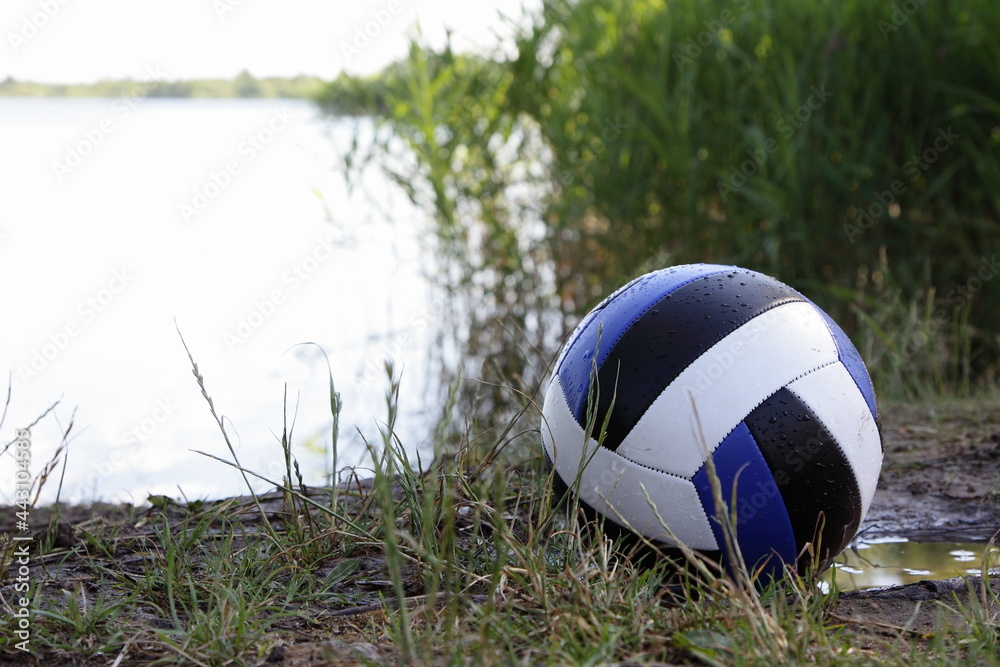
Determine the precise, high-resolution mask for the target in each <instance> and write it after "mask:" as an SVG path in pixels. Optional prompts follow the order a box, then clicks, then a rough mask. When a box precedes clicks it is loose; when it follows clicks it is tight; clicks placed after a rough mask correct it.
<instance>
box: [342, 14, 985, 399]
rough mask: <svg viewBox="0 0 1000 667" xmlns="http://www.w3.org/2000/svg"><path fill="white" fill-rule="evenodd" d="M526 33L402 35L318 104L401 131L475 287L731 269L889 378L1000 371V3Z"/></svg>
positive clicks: (624, 19) (631, 17)
mask: <svg viewBox="0 0 1000 667" xmlns="http://www.w3.org/2000/svg"><path fill="white" fill-rule="evenodd" d="M516 44H517V54H516V56H515V57H512V58H507V59H503V58H497V59H496V60H490V59H489V58H483V57H478V56H468V55H462V54H456V53H453V52H452V51H451V50H450V49H445V50H444V51H443V52H440V53H435V52H433V51H432V50H430V49H427V48H422V47H421V46H420V45H419V43H415V44H414V47H413V50H412V51H411V54H410V57H409V58H408V59H407V60H405V61H403V62H401V63H398V64H397V65H395V66H393V67H392V68H391V69H390V70H387V73H386V75H385V76H382V77H376V78H375V79H372V80H368V81H364V80H347V81H348V82H347V83H345V80H343V79H342V80H341V81H340V82H339V83H337V84H334V85H331V87H330V88H329V89H328V90H327V91H326V97H325V99H326V101H327V102H328V103H329V104H332V106H331V107H330V108H336V106H337V104H338V103H339V104H340V108H341V109H344V108H350V109H351V110H352V111H353V112H355V113H357V112H364V111H365V110H367V111H368V112H369V113H373V114H377V115H379V117H380V118H381V119H382V122H383V123H384V125H385V126H386V127H387V128H388V129H390V130H391V131H392V132H393V133H394V134H395V135H396V136H398V137H402V138H403V139H404V140H405V141H406V143H407V145H408V146H409V148H410V150H412V155H413V156H414V158H415V163H414V167H413V170H412V172H411V173H409V174H408V176H409V178H408V180H407V183H408V187H411V188H416V189H417V190H419V191H421V192H422V193H423V195H422V197H415V200H416V201H423V202H425V203H429V204H430V206H429V210H432V211H434V212H436V214H437V220H438V223H439V225H438V227H439V234H441V235H442V236H443V237H444V238H446V239H447V240H448V241H449V243H450V244H451V245H450V249H451V251H452V252H454V253H456V254H454V255H453V256H454V257H455V258H456V260H455V261H457V262H458V263H459V264H462V265H463V266H464V267H465V268H466V269H467V270H466V271H464V272H459V273H460V274H461V277H462V280H463V281H465V283H466V284H471V285H473V286H475V288H476V289H478V290H479V291H478V292H476V294H477V296H480V297H481V296H482V295H483V293H485V294H486V295H487V296H488V297H490V301H489V302H490V303H495V304H499V305H500V306H505V305H506V306H510V304H517V305H516V306H513V308H514V309H515V310H517V309H520V310H522V311H523V310H524V309H525V304H530V305H532V306H535V307H536V310H538V311H540V312H541V311H545V310H546V309H549V310H552V309H561V310H563V311H564V312H566V313H568V314H569V315H570V321H572V319H573V317H574V316H576V315H579V314H581V313H583V312H585V311H586V310H587V309H588V308H589V307H591V306H592V305H593V304H594V303H596V301H598V300H599V299H600V298H601V297H602V296H604V295H606V294H608V293H610V292H611V291H612V290H613V289H614V288H615V287H617V286H618V285H620V284H622V283H623V282H624V281H626V280H627V279H629V278H631V277H633V276H635V275H636V274H638V273H640V272H642V271H646V270H650V269H654V268H659V267H661V266H664V265H668V264H676V263H684V262H719V263H735V264H739V265H743V266H746V267H748V268H752V269H756V270H760V271H764V272H766V273H769V274H772V275H775V276H776V277H778V278H779V279H781V280H784V281H785V282H788V283H790V284H792V285H793V286H795V287H796V288H798V289H800V290H801V291H803V292H805V293H806V294H807V295H809V296H810V297H811V298H813V299H814V300H816V301H817V302H818V303H819V304H820V305H821V306H823V307H824V308H826V309H827V310H828V311H829V312H830V313H831V314H832V315H833V316H834V318H835V319H837V320H838V321H839V322H840V323H841V324H842V325H844V326H845V328H846V329H847V330H848V332H849V333H850V334H851V335H852V337H853V338H854V339H855V341H856V342H858V344H859V346H861V347H865V348H867V349H869V351H870V352H869V355H868V358H872V357H874V358H878V359H884V361H883V362H880V363H879V364H877V365H873V368H872V372H873V374H874V376H875V379H876V384H877V386H879V388H880V389H881V390H883V391H884V392H885V393H888V394H893V395H898V396H902V395H911V394H913V393H914V392H917V393H925V392H930V391H939V390H942V389H944V390H947V391H962V390H965V389H968V388H970V387H971V386H972V385H973V384H975V383H976V382H978V381H981V380H984V379H986V380H989V379H991V378H992V377H993V376H994V375H995V372H996V368H997V361H998V359H1000V341H998V335H997V333H998V332H1000V311H997V310H996V309H995V308H992V303H993V302H995V301H996V300H997V298H1000V281H998V280H996V279H995V277H994V276H993V275H992V274H993V273H996V268H993V269H990V270H988V271H986V272H985V273H987V274H989V276H988V277H986V278H985V279H984V278H983V275H981V274H980V271H981V270H983V267H984V266H994V264H993V257H994V256H995V255H996V254H997V251H998V249H1000V235H998V233H997V232H998V224H997V223H998V219H997V218H998V213H1000V157H998V156H1000V69H998V68H997V67H996V63H997V62H1000V5H998V4H997V3H994V2H991V1H989V0H972V1H970V2H965V3H949V2H946V1H945V0H927V1H926V2H923V3H916V2H914V3H872V2H864V1H861V0H847V1H845V2H832V1H821V2H797V1H795V0H722V1H716V2H702V1H700V0H672V1H670V2H664V1H663V0H573V1H571V0H550V1H548V2H545V3H544V4H543V8H542V9H541V10H540V11H539V12H538V13H537V14H536V15H534V16H531V17H529V18H528V19H527V20H526V21H525V22H524V24H523V25H522V28H521V31H520V32H519V34H518V38H517V40H516ZM518 194H521V195H524V194H528V195H529V198H532V204H533V206H519V207H516V208H515V207H514V206H513V202H515V201H517V200H518V198H517V195H518ZM539 229H540V230H541V232H540V235H536V236H533V234H535V233H537V232H538V230H539ZM515 241H516V242H515ZM452 277H454V276H452ZM502 311H503V309H502V308H498V309H497V311H496V312H500V313H502ZM925 311H926V312H925ZM917 313H919V316H918V315H917ZM927 313H929V314H927ZM915 317H916V318H917V319H921V320H923V321H924V324H925V325H926V326H924V327H923V328H922V329H921V331H922V332H923V333H924V334H925V335H927V336H928V337H930V339H931V341H930V343H923V344H920V345H918V346H917V348H918V349H917V351H916V352H915V353H913V354H909V353H907V352H905V350H906V349H908V348H909V349H910V351H911V352H913V350H912V348H913V347H914V346H913V345H911V344H909V343H910V341H909V338H911V337H912V336H913V320H914V318H915ZM873 323H879V325H880V328H876V327H873V326H872V325H873ZM548 343H549V344H551V339H548ZM481 347H482V346H480V348H481ZM900 350H904V352H900ZM480 351H481V349H480Z"/></svg>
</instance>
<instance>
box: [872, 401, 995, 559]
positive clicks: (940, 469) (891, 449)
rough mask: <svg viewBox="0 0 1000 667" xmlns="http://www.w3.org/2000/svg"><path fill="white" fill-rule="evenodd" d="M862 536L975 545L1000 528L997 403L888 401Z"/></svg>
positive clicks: (883, 416) (988, 537) (883, 417)
mask: <svg viewBox="0 0 1000 667" xmlns="http://www.w3.org/2000/svg"><path fill="white" fill-rule="evenodd" d="M882 437H883V443H884V447H885V462H884V464H883V467H882V475H881V477H880V478H879V484H878V489H877V490H876V492H875V499H874V500H873V502H872V506H871V509H870V510H869V513H868V516H867V517H866V519H865V522H864V524H863V525H862V528H861V533H862V534H863V535H864V536H865V537H881V536H889V535H894V536H900V537H906V538H909V539H910V540H913V541H925V542H926V541H954V542H977V541H985V540H988V539H990V537H992V536H993V534H994V533H996V532H997V530H1000V403H998V402H996V401H988V400H974V401H964V402H959V401H942V402H935V403H921V404H914V405H892V406H888V407H886V408H885V409H884V410H883V415H882Z"/></svg>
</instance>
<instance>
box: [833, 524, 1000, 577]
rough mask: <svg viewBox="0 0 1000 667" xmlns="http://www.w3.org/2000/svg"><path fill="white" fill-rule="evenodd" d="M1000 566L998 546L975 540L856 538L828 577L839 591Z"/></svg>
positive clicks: (953, 574) (957, 575) (947, 575)
mask: <svg viewBox="0 0 1000 667" xmlns="http://www.w3.org/2000/svg"><path fill="white" fill-rule="evenodd" d="M984 555H985V556H986V567H987V568H990V569H993V568H996V567H998V566H1000V549H998V548H997V547H995V546H992V545H990V544H987V543H975V542H911V541H909V540H907V539H906V538H905V537H884V538H876V539H872V540H864V541H858V542H857V543H856V544H854V545H852V547H851V548H848V549H847V550H846V551H844V553H842V554H841V555H840V556H839V557H838V558H837V562H836V563H834V566H833V568H831V570H830V574H828V575H827V576H828V577H835V578H836V581H837V584H838V586H839V587H840V589H841V590H856V589H864V588H878V587H886V586H898V585H901V584H910V583H916V582H918V581H921V580H924V579H948V578H950V577H960V576H967V575H974V576H975V575H979V574H980V573H981V572H982V567H983V560H984Z"/></svg>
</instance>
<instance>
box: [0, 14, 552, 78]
mask: <svg viewBox="0 0 1000 667" xmlns="http://www.w3.org/2000/svg"><path fill="white" fill-rule="evenodd" d="M539 4H540V2H539V0H350V1H348V0H331V1H325V2H324V1H322V0H282V1H281V2H278V0H170V1H169V2H167V1H165V0H160V1H159V2H153V1H152V0H87V1H84V0H4V1H3V4H2V8H0V35H2V38H3V43H2V44H0V80H3V79H6V78H7V77H14V78H15V79H18V80H27V81H41V82H46V83H85V82H92V81H96V80H98V79H102V78H125V77H132V78H141V77H142V76H143V73H144V72H146V71H147V69H148V68H150V67H156V68H158V69H159V71H162V72H163V73H164V74H165V76H166V77H167V78H168V79H189V78H212V77H221V78H229V77H232V76H235V75H236V74H237V73H239V72H240V71H241V70H243V69H247V70H249V71H250V72H251V73H252V74H253V75H254V76H258V77H265V76H295V75H297V74H309V75H317V76H320V77H323V78H333V77H335V76H337V74H338V73H340V72H341V71H347V72H350V73H352V74H369V73H372V72H376V71H378V70H379V69H381V68H382V67H384V66H385V65H387V64H388V63H390V62H392V61H393V60H394V59H396V58H399V57H400V56H402V55H404V54H405V52H406V48H407V44H408V37H409V36H410V35H412V34H413V32H414V27H415V26H416V25H417V24H418V23H419V26H420V30H421V32H422V34H423V35H424V37H425V39H427V40H428V41H429V42H430V43H431V44H440V43H441V42H442V40H443V35H444V31H445V28H449V29H451V30H452V32H453V39H454V40H455V43H456V45H457V46H458V47H459V48H461V49H463V50H478V49H485V48H487V47H490V46H492V45H495V44H496V43H497V40H496V38H495V37H494V35H495V34H509V33H510V29H509V28H508V27H505V25H504V23H503V22H502V21H501V19H500V18H499V17H498V12H501V13H503V14H504V15H507V16H514V17H517V16H521V15H522V13H523V11H522V8H523V7H524V6H527V7H532V8H533V7H537V6H538V5H539Z"/></svg>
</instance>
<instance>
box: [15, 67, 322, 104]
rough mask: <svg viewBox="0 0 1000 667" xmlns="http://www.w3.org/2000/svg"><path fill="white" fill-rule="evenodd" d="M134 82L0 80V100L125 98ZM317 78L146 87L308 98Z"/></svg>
mask: <svg viewBox="0 0 1000 667" xmlns="http://www.w3.org/2000/svg"><path fill="white" fill-rule="evenodd" d="M139 83H140V82H139V81H138V80H136V79H131V78H126V79H102V80H100V81H97V82H96V83H67V84H52V83H38V82H35V81H18V80H16V79H14V78H12V77H7V79H6V80H4V81H0V97H122V96H125V95H129V94H130V91H132V90H133V89H134V88H135V87H136V85H139ZM323 83H324V82H323V81H322V80H321V79H319V78H318V77H314V76H306V75H299V76H296V77H291V78H285V77H264V78H259V79H258V78H256V77H254V76H253V75H252V74H250V72H248V71H246V70H243V71H242V72H240V73H239V74H238V75H236V76H235V77H233V78H232V79H187V80H176V81H159V82H157V83H156V85H154V86H152V87H149V86H148V83H147V82H143V83H142V85H143V86H144V87H146V88H148V91H147V92H146V94H147V95H148V96H149V97H202V98H277V97H286V98H312V97H314V96H316V94H317V92H318V91H319V90H321V89H322V87H323Z"/></svg>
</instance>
